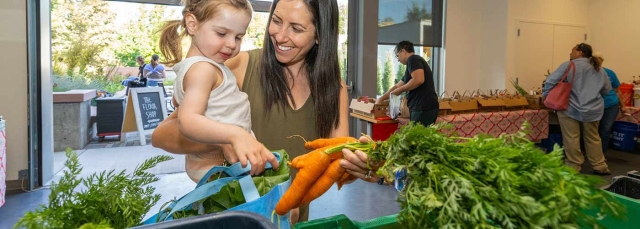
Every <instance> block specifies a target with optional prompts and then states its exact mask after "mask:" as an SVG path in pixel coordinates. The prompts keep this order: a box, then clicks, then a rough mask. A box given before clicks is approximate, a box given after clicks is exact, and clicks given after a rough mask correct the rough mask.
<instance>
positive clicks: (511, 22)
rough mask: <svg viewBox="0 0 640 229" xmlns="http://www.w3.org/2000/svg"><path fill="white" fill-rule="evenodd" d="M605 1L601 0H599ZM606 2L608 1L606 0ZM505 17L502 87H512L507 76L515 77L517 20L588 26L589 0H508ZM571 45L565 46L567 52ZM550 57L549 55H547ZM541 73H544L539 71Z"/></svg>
mask: <svg viewBox="0 0 640 229" xmlns="http://www.w3.org/2000/svg"><path fill="white" fill-rule="evenodd" d="M600 1H602V2H605V1H603V0H600ZM606 2H609V0H607V1H606ZM508 6H509V7H508V19H507V42H506V45H507V46H506V49H507V57H506V80H505V81H504V87H506V88H509V89H511V88H513V87H512V86H511V83H510V82H509V80H508V78H509V77H511V78H514V79H515V77H516V76H515V66H516V65H515V59H516V58H515V56H516V55H526V53H525V54H523V53H516V37H517V28H516V22H517V21H518V20H527V21H537V22H553V23H560V24H572V25H582V26H588V14H587V12H588V9H589V0H509V4H508ZM571 48H572V47H567V53H569V52H570V51H571ZM549 58H551V57H549ZM541 74H544V72H543V73H541Z"/></svg>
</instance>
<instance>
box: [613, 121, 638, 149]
mask: <svg viewBox="0 0 640 229" xmlns="http://www.w3.org/2000/svg"><path fill="white" fill-rule="evenodd" d="M639 133H640V126H639V125H638V124H635V123H630V122H620V121H616V122H615V123H614V124H613V132H612V137H611V143H612V145H613V148H615V149H617V150H621V151H635V150H636V144H637V137H638V134H639Z"/></svg>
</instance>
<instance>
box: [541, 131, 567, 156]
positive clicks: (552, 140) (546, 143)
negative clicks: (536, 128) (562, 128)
mask: <svg viewBox="0 0 640 229" xmlns="http://www.w3.org/2000/svg"><path fill="white" fill-rule="evenodd" d="M555 144H558V146H560V147H562V134H552V133H549V137H548V138H547V139H542V140H541V141H540V145H541V146H542V147H543V148H545V149H547V152H551V151H553V146H554V145H555Z"/></svg>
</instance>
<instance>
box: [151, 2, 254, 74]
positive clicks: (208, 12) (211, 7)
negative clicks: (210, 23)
mask: <svg viewBox="0 0 640 229" xmlns="http://www.w3.org/2000/svg"><path fill="white" fill-rule="evenodd" d="M182 4H183V5H184V9H183V10H182V20H173V21H168V22H167V23H166V24H165V25H164V26H163V27H162V29H161V34H160V52H161V53H162V55H164V57H165V60H166V61H165V62H163V63H165V64H166V65H168V66H173V65H175V64H177V63H178V62H180V61H181V60H182V38H184V37H185V36H187V35H188V33H187V30H186V27H187V25H186V22H185V20H184V18H185V16H187V15H188V14H191V15H193V16H194V17H195V18H196V19H197V20H198V23H203V22H205V21H207V20H209V19H211V18H213V17H214V15H215V14H216V13H218V10H220V7H221V6H224V5H227V6H231V7H233V8H235V9H238V10H240V11H242V12H244V13H246V14H247V15H248V16H249V18H251V14H252V12H253V10H252V8H251V3H249V1H248V0H183V1H182ZM181 27H182V28H181Z"/></svg>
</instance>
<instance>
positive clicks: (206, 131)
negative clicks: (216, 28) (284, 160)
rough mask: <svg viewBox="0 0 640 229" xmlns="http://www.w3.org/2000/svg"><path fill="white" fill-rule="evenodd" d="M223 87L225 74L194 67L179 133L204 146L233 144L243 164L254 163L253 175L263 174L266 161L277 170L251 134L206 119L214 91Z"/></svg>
mask: <svg viewBox="0 0 640 229" xmlns="http://www.w3.org/2000/svg"><path fill="white" fill-rule="evenodd" d="M221 83H222V72H221V71H220V70H219V69H218V68H217V67H215V66H213V65H211V64H209V63H207V62H199V63H196V64H194V65H193V66H191V68H190V69H189V71H188V72H187V74H186V75H185V78H184V82H183V89H184V91H185V95H184V99H183V100H182V104H180V109H178V112H179V114H178V130H179V131H180V133H181V134H183V135H184V136H185V137H187V138H189V139H191V140H193V141H196V142H201V143H205V144H231V145H233V148H234V150H235V152H236V155H237V156H238V160H239V161H240V164H242V165H243V167H244V166H246V165H247V160H249V162H250V163H251V174H259V173H261V172H262V171H263V170H264V167H265V164H266V161H270V162H272V165H273V166H274V168H277V166H278V163H277V161H276V159H275V156H273V154H272V153H271V152H270V151H269V150H267V149H266V148H265V147H264V145H262V143H260V142H258V141H257V140H256V139H255V138H254V137H253V136H252V135H251V134H250V133H249V132H247V131H245V130H244V129H243V128H241V127H239V126H236V125H229V124H223V123H220V122H216V121H214V120H212V119H209V118H207V117H205V116H204V112H205V110H206V108H207V103H208V100H209V95H210V94H211V90H213V89H214V88H216V87H218V86H220V84H221Z"/></svg>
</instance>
